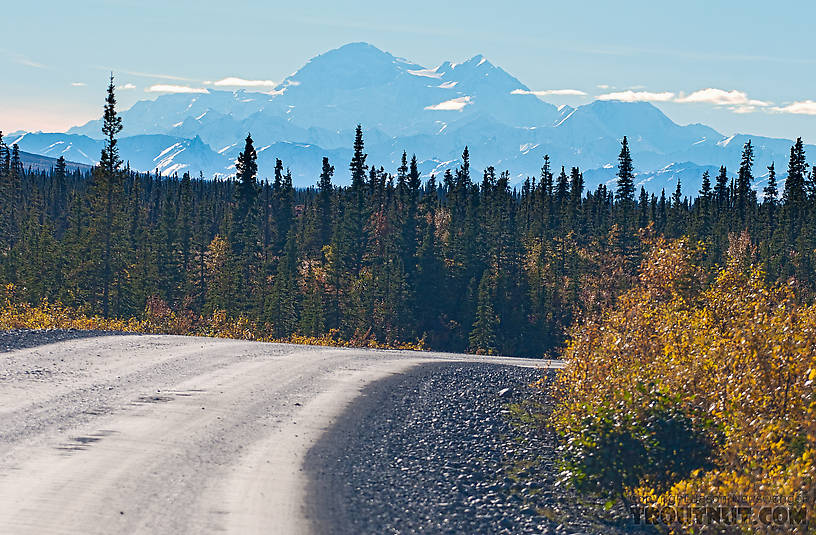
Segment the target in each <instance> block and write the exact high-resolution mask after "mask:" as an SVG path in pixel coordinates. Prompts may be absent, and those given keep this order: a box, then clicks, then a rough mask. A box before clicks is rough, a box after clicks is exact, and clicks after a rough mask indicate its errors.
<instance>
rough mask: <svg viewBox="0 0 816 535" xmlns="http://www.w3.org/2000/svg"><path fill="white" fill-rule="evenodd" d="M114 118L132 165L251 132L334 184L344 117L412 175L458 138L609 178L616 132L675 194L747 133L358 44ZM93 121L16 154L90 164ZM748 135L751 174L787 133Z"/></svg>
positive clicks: (218, 150) (534, 169)
mask: <svg viewBox="0 0 816 535" xmlns="http://www.w3.org/2000/svg"><path fill="white" fill-rule="evenodd" d="M122 117H123V122H124V126H125V128H124V130H123V132H122V136H123V137H122V139H121V142H120V143H121V144H120V147H121V151H122V155H123V158H124V159H125V160H128V161H129V162H130V165H131V167H133V168H135V169H141V170H154V169H158V170H159V171H161V172H162V173H164V174H169V173H174V172H182V171H190V172H192V173H194V174H198V172H199V171H201V172H203V173H204V174H205V175H206V176H211V175H213V174H230V173H232V172H233V171H234V161H235V158H236V156H237V155H238V153H239V152H240V150H241V149H242V148H243V139H244V137H245V136H246V133H247V132H251V133H252V137H253V139H254V140H255V146H256V148H257V150H258V163H259V172H260V175H261V176H262V177H267V176H269V175H270V174H271V173H272V169H273V167H274V163H275V159H277V158H280V159H281V160H283V162H284V164H285V165H287V166H289V167H290V168H291V169H292V173H293V176H294V178H295V183H296V185H299V186H307V185H312V184H314V183H315V182H316V180H317V175H318V173H319V169H320V163H321V159H322V157H323V156H328V157H329V158H330V159H331V160H332V163H333V164H334V165H335V167H336V169H337V176H336V179H337V181H338V182H340V183H343V182H344V181H347V180H348V177H347V172H346V162H347V161H348V159H349V158H350V155H351V150H350V149H351V142H352V139H353V131H354V128H355V126H356V125H357V124H358V123H359V124H362V125H363V127H364V130H365V141H366V151H367V152H368V153H369V155H370V156H369V159H368V161H369V162H370V163H372V164H376V165H383V166H385V167H386V168H388V167H391V168H392V169H393V168H395V167H396V166H397V165H398V161H399V158H400V156H401V154H402V151H403V150H405V151H407V152H408V153H409V154H411V153H415V154H416V155H417V157H418V159H419V160H420V162H421V169H422V171H423V173H425V174H430V173H441V172H444V170H445V169H446V168H450V167H453V166H455V165H457V164H458V159H459V155H460V154H461V152H462V149H463V148H464V146H465V145H468V146H469V147H470V154H471V158H472V161H471V163H472V167H473V168H474V169H477V170H478V169H480V168H483V167H486V166H488V165H494V166H496V167H497V168H499V169H507V170H509V171H510V172H511V174H512V175H513V176H514V177H516V178H517V179H522V178H523V177H525V176H535V175H538V173H539V169H540V167H541V165H542V161H543V157H544V155H545V154H549V155H550V159H551V161H552V162H553V164H554V165H555V166H556V167H557V166H560V165H565V166H567V167H571V166H579V167H581V169H583V170H585V176H586V181H587V185H588V186H590V187H594V186H595V185H597V184H599V183H601V182H607V181H610V180H612V179H614V174H615V164H616V159H617V154H618V151H619V150H620V139H621V138H622V137H623V136H624V135H627V136H629V140H630V145H631V148H632V153H633V158H634V161H635V166H636V169H637V171H638V173H639V174H640V176H641V182H642V183H643V184H644V185H645V186H646V187H647V189H649V190H651V191H655V192H659V191H660V189H662V188H666V190H667V191H673V189H674V187H675V185H676V182H675V181H674V180H676V179H680V180H681V182H682V184H683V186H684V188H683V189H684V192H685V193H687V194H692V193H693V192H694V191H695V189H696V188H697V187H699V177H700V176H701V175H702V172H703V171H704V170H706V169H711V168H714V167H718V166H719V165H722V164H725V165H727V166H728V167H729V169H731V168H736V166H737V164H738V162H739V155H740V151H741V150H742V146H743V144H744V143H745V141H747V139H748V137H749V136H743V135H738V136H732V137H726V136H724V135H722V134H720V133H718V132H717V131H715V130H713V129H712V128H709V127H707V126H704V125H701V124H693V125H687V126H682V125H678V124H676V123H674V122H672V121H671V120H670V119H669V118H668V117H666V115H664V114H663V113H662V112H661V111H660V110H659V109H658V108H656V107H655V106H653V105H651V104H648V103H625V102H617V101H597V102H592V103H590V104H587V105H585V106H579V107H577V108H572V107H569V106H563V107H561V108H556V107H555V106H553V105H551V104H548V103H546V102H544V101H542V100H541V99H539V98H538V97H536V96H534V95H532V94H529V88H528V87H527V86H525V85H524V84H523V83H522V82H520V81H519V80H517V79H516V78H514V77H513V76H512V75H510V74H508V73H507V72H505V71H504V70H502V69H501V68H500V67H497V66H495V65H493V64H492V63H490V61H488V60H487V59H486V58H484V57H483V56H481V55H477V56H474V57H472V58H471V59H469V60H467V61H465V62H462V63H451V62H444V63H442V64H441V65H439V66H438V67H436V68H426V67H424V66H422V65H419V64H416V63H413V62H411V61H409V60H406V59H402V58H398V57H395V56H393V55H391V54H389V53H388V52H383V51H381V50H379V49H377V48H376V47H374V46H372V45H369V44H365V43H352V44H348V45H345V46H343V47H340V48H338V49H336V50H331V51H329V52H326V53H325V54H321V55H319V56H317V57H315V58H313V59H311V60H310V61H308V62H307V63H306V64H305V65H304V66H303V67H302V68H301V69H300V70H298V71H297V72H295V73H294V74H292V75H291V76H289V77H287V78H286V79H285V80H284V81H283V82H281V83H280V84H279V85H278V86H277V87H275V88H274V89H273V90H272V91H269V92H258V91H255V92H253V91H244V90H239V91H218V90H212V89H210V90H207V91H206V92H202V93H195V94H171V95H164V96H160V97H158V98H156V99H155V100H148V101H140V102H138V103H136V104H135V105H134V106H133V107H132V108H131V109H129V110H126V111H124V112H122ZM100 127H101V125H100V121H98V120H97V121H91V122H89V123H87V124H85V125H82V126H78V127H74V128H72V129H70V130H69V131H68V132H67V133H65V134H42V133H29V134H25V135H23V136H22V138H20V139H19V140H17V142H18V143H19V144H20V148H21V149H23V150H26V151H28V152H32V153H37V154H43V155H46V156H51V157H58V156H59V155H64V156H65V157H66V159H69V160H72V161H76V162H80V163H88V164H90V163H94V162H95V161H96V159H97V158H98V157H99V152H100V149H101V142H100V141H98V137H100ZM750 138H751V139H753V141H754V144H755V146H756V154H757V159H756V166H757V167H756V168H757V172H756V174H757V175H762V173H763V172H764V171H765V166H767V165H770V163H771V162H772V161H776V162H777V168H778V169H783V168H784V162H785V161H786V158H787V154H788V150H789V148H790V145H791V141H790V140H781V139H770V138H762V137H757V136H750ZM9 141H15V140H14V139H10V140H9ZM808 149H809V150H810V151H811V152H812V151H814V150H816V147H812V146H811V147H808ZM476 178H478V177H476Z"/></svg>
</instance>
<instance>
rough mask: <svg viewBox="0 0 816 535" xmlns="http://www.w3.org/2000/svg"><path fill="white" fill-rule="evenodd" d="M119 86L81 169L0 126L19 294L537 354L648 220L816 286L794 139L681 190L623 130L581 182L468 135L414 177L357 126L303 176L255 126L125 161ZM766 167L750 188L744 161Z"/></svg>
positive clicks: (114, 313) (107, 312) (613, 282)
mask: <svg viewBox="0 0 816 535" xmlns="http://www.w3.org/2000/svg"><path fill="white" fill-rule="evenodd" d="M114 91H115V88H114V85H113V80H111V85H110V87H109V88H108V93H107V99H106V101H105V106H104V117H103V129H102V133H103V134H104V137H105V148H104V150H103V151H102V153H101V157H100V161H99V164H98V165H97V166H95V167H94V168H93V169H92V170H91V171H80V170H69V167H68V166H67V165H66V162H65V160H64V159H60V160H59V161H58V162H57V164H56V165H55V166H54V167H53V169H51V170H50V171H38V170H34V169H28V168H25V167H24V166H23V164H22V163H21V160H20V155H19V151H18V148H17V146H16V145H15V146H7V145H6V144H5V143H3V142H2V137H0V282H1V283H2V285H3V286H4V287H7V288H9V289H13V290H12V291H13V292H14V293H15V298H16V299H17V300H22V301H24V302H27V303H31V304H33V305H36V304H38V303H41V302H43V300H47V301H48V302H50V303H61V304H63V305H65V306H68V307H74V308H77V309H80V310H83V311H85V312H87V313H89V314H97V315H100V316H103V317H108V318H131V317H140V316H141V315H142V314H144V313H145V310H146V307H148V306H153V307H155V306H156V303H161V304H162V306H166V307H168V308H169V309H170V310H173V311H174V312H175V313H176V314H180V315H188V316H190V317H195V318H201V317H207V316H210V315H212V314H213V313H215V312H218V313H223V314H226V315H227V316H228V317H231V318H246V319H247V320H248V321H251V322H252V324H253V325H255V326H256V328H257V329H261V330H262V331H263V333H265V334H266V335H268V336H270V337H273V338H274V339H281V340H285V339H288V338H291V337H292V336H295V335H300V336H308V337H320V336H323V335H326V334H329V333H330V334H331V335H332V336H336V337H337V338H338V339H343V340H357V341H361V342H365V341H368V340H374V341H376V342H378V343H380V344H383V345H396V344H400V343H417V344H419V343H421V344H422V346H423V347H427V348H430V349H435V350H442V351H455V352H464V351H469V352H476V353H483V354H505V355H521V356H539V357H540V356H546V355H550V354H552V353H553V352H554V351H555V350H557V349H558V348H559V347H561V346H562V345H563V344H564V343H565V340H567V333H568V329H569V328H570V326H571V325H573V323H575V322H577V323H580V321H581V319H582V318H584V317H586V316H587V315H589V314H594V313H597V312H598V311H600V310H602V309H604V308H605V307H608V306H609V305H610V304H612V303H613V302H614V301H615V300H616V298H617V297H618V296H619V295H621V294H622V293H624V292H625V291H627V290H629V289H630V288H631V287H632V286H633V285H634V284H635V282H636V280H637V273H638V269H639V266H640V265H641V262H642V260H643V258H644V256H645V254H646V253H647V252H648V251H649V250H650V248H651V247H652V245H653V244H654V243H656V240H658V239H659V238H660V237H665V238H667V239H676V238H681V237H686V239H687V240H688V241H689V242H691V243H699V244H700V247H699V249H698V251H699V253H698V254H699V255H700V262H701V263H702V265H703V266H707V268H708V269H706V270H705V271H704V273H703V276H704V277H709V278H713V277H714V276H715V274H716V267H717V266H721V265H723V264H724V263H725V262H726V259H727V257H728V255H729V250H731V252H732V254H733V249H734V247H736V245H735V244H737V243H743V244H744V243H745V242H746V240H747V243H749V246H748V247H747V249H746V250H747V251H748V252H747V253H746V254H748V255H750V256H751V261H753V262H755V263H756V264H758V265H760V266H761V267H762V269H763V271H764V273H765V276H766V277H767V278H768V279H769V280H770V281H772V282H784V283H785V284H790V285H792V286H794V287H795V288H796V291H797V295H798V296H799V297H800V298H801V299H808V298H809V296H812V295H813V292H814V289H816V280H815V279H814V277H813V262H814V260H815V258H814V255H816V169H815V168H811V167H810V166H809V164H808V162H807V159H806V154H805V152H804V149H803V144H802V141H801V139H799V140H797V141H796V143H795V144H794V145H793V146H792V147H791V149H790V159H789V161H787V162H777V163H776V164H775V165H776V168H775V166H773V165H772V166H771V167H770V168H768V169H767V170H766V169H756V168H755V166H754V151H755V147H754V146H752V144H751V142H750V141H749V142H748V143H747V144H745V146H744V150H743V152H742V158H741V160H740V161H734V162H722V167H721V168H720V171H719V173H718V174H717V175H716V176H709V175H708V173H706V175H705V176H703V177H702V178H703V180H702V184H703V185H702V188H701V189H700V191H699V192H697V193H696V194H695V195H694V196H693V197H688V196H684V195H683V194H681V184H680V183H679V182H678V184H677V189H676V190H675V191H664V192H663V193H661V194H660V195H659V196H658V195H654V194H648V193H647V192H646V190H645V189H643V188H642V187H639V186H638V185H637V177H636V176H635V175H634V171H633V169H634V167H633V165H634V163H633V161H632V158H631V156H630V153H629V147H628V142H627V139H626V138H623V139H622V141H621V146H620V153H619V155H618V173H617V181H616V183H610V184H608V185H604V184H602V185H600V186H598V187H597V188H595V189H589V188H587V187H585V185H584V179H583V176H582V172H581V169H579V168H577V167H572V166H571V165H570V162H566V161H565V162H556V161H550V160H549V158H544V159H543V161H542V162H541V172H540V175H538V176H531V177H529V178H527V179H526V180H524V181H523V182H522V183H518V182H517V181H516V180H515V178H511V174H510V171H508V170H505V169H501V168H494V167H488V168H487V169H474V168H471V166H470V163H469V153H468V149H467V147H463V152H462V157H461V164H460V165H458V166H457V167H455V168H452V169H448V170H445V171H444V172H443V173H441V174H440V175H437V176H430V177H427V176H421V175H420V173H419V171H418V165H417V158H418V157H421V155H412V154H405V153H403V156H402V163H401V165H400V166H399V167H398V168H396V169H386V168H383V167H381V166H378V164H377V162H374V161H370V159H369V158H367V155H366V147H365V136H364V134H365V131H364V127H363V126H358V127H357V131H356V137H355V139H354V140H353V143H354V145H353V146H354V153H353V154H354V155H353V158H352V159H351V161H349V162H338V161H329V159H328V158H324V159H323V168H322V172H321V173H320V175H319V176H315V177H314V186H312V187H309V188H307V189H296V188H294V187H293V185H292V178H291V173H290V171H289V169H288V168H287V164H286V162H282V161H280V160H278V161H277V165H276V167H275V172H274V176H271V177H262V176H258V172H257V165H256V157H257V155H256V148H255V146H254V144H253V140H252V136H251V134H248V135H247V136H246V139H245V140H244V141H243V143H244V149H243V151H242V152H241V154H240V156H239V157H238V159H237V161H236V164H235V175H234V176H232V177H226V178H224V177H217V178H215V179H211V178H210V177H204V176H201V175H199V176H195V175H191V174H190V173H184V174H183V175H181V176H177V175H172V176H161V175H159V174H156V173H142V172H136V171H133V170H131V169H130V168H129V166H128V164H127V162H123V161H122V158H121V156H120V153H119V150H118V146H117V136H118V134H119V132H120V131H121V129H122V124H121V118H120V117H119V115H118V114H117V110H116V98H115V95H114ZM236 141H237V140H236ZM349 141H351V140H349ZM610 156H611V155H610ZM337 166H348V169H349V171H350V176H351V184H350V185H349V186H339V185H337V184H336V183H335V181H334V175H335V169H336V167H337ZM784 166H787V168H786V170H783V169H782V168H783V167H784ZM730 168H733V169H736V170H737V173H736V178H732V176H733V175H732V174H729V172H728V169H730ZM784 171H786V173H785V174H786V175H787V179H786V180H785V181H784V186H778V185H777V181H776V173H777V172H784ZM767 173H769V175H768V181H767V186H765V187H764V189H763V190H762V191H759V192H757V191H756V190H755V189H754V188H753V185H754V177H755V176H758V175H760V174H761V175H765V174H767Z"/></svg>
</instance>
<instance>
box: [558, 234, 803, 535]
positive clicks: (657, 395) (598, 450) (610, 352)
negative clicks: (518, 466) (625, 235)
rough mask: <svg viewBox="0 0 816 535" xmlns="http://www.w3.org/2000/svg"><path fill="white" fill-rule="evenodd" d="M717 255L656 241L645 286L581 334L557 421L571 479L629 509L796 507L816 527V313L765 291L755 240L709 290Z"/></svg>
mask: <svg viewBox="0 0 816 535" xmlns="http://www.w3.org/2000/svg"><path fill="white" fill-rule="evenodd" d="M706 253H707V252H706V250H705V248H704V247H703V246H701V245H697V244H692V243H690V242H689V241H687V240H679V241H673V242H672V241H666V240H663V239H658V240H656V241H655V242H654V244H653V247H652V252H651V254H650V255H649V256H648V257H647V258H646V260H644V262H643V264H642V266H641V269H640V275H639V278H638V283H637V284H636V285H635V286H634V287H633V288H632V289H630V290H628V291H627V292H625V293H624V294H623V295H622V296H621V297H620V298H619V299H618V300H617V302H616V303H615V304H614V305H612V306H611V307H609V308H608V309H606V310H604V311H602V312H599V313H598V314H595V315H594V316H592V317H589V318H587V319H586V320H585V321H584V322H583V323H582V324H581V325H578V326H576V327H574V328H573V329H572V331H571V333H570V334H571V341H570V343H569V345H568V346H567V348H566V350H565V351H564V358H565V359H567V360H568V365H567V367H566V368H565V369H564V370H563V371H562V373H561V374H560V375H559V377H558V379H557V381H556V383H555V385H554V390H553V396H554V397H555V399H556V408H555V410H554V412H553V415H552V420H551V423H552V425H553V426H554V428H555V430H556V432H557V433H558V435H559V437H560V441H561V446H560V459H561V465H562V470H563V476H564V477H565V479H567V480H569V481H570V482H572V483H573V484H574V485H575V486H576V487H577V488H578V489H580V490H583V491H586V492H589V493H593V494H602V495H607V496H610V497H614V498H621V499H622V500H623V501H624V503H627V504H645V505H655V506H665V505H676V502H677V501H678V499H680V500H683V499H688V497H736V496H740V497H744V498H745V499H746V500H747V502H746V503H747V504H748V505H751V506H755V505H759V504H760V502H762V501H763V499H767V500H769V501H768V502H766V503H768V504H777V505H778V504H779V503H780V502H779V501H776V502H774V501H772V500H773V499H774V498H773V497H791V496H798V498H799V499H798V500H796V503H795V508H796V509H797V510H801V509H802V508H803V507H804V508H805V509H806V517H807V518H808V519H814V518H816V511H814V506H813V503H814V502H813V492H814V483H816V306H814V305H813V304H809V303H807V302H803V301H802V300H801V299H799V298H798V296H797V294H796V292H795V291H794V288H795V287H796V284H795V283H794V282H793V281H791V282H790V283H769V282H768V277H767V273H765V272H764V271H763V270H762V269H760V268H759V267H758V266H757V264H756V263H755V259H756V256H755V254H756V251H755V249H754V248H753V246H752V245H751V243H750V240H749V239H748V237H747V235H741V236H737V237H732V240H731V244H730V257H729V260H728V262H727V264H726V265H724V266H723V267H722V268H719V269H718V270H717V271H716V275H715V277H714V278H713V280H711V281H710V282H708V277H706V276H705V269H704V267H703V266H704V262H705V256H706ZM684 497H685V498H684ZM763 497H764V498H763ZM800 500H801V501H800ZM692 503H698V502H692ZM719 503H720V504H722V503H723V502H722V499H721V501H720V502H719ZM709 505H710V502H709ZM811 524H812V520H811ZM743 527H744V529H746V530H751V529H754V530H756V529H760V528H762V527H763V526H759V527H757V526H750V525H745V526H743ZM687 528H688V526H687ZM709 528H711V526H709ZM794 528H795V526H787V528H783V531H785V530H790V531H789V532H793V531H794ZM675 529H678V530H680V529H681V528H679V527H675ZM696 529H698V530H699V529H701V528H700V526H697V528H696ZM732 529H733V528H732ZM769 529H770V528H769ZM775 529H777V532H779V531H778V529H779V527H777V528H775ZM796 529H799V530H801V531H798V532H801V533H810V532H812V531H807V528H805V527H802V526H798V527H796ZM810 529H811V530H813V529H814V528H813V527H811V528H810ZM692 532H693V531H692ZM697 532H699V531H697Z"/></svg>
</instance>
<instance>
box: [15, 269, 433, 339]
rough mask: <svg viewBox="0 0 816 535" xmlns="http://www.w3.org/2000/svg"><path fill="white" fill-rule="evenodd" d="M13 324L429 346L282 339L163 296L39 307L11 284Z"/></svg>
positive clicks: (217, 312)
mask: <svg viewBox="0 0 816 535" xmlns="http://www.w3.org/2000/svg"><path fill="white" fill-rule="evenodd" d="M12 329H78V330H99V331H119V332H132V333H152V334H176V335H187V336H208V337H214V338H232V339H239V340H256V341H260V342H281V343H291V344H301V345H319V346H336V347H367V348H375V349H407V350H415V351H421V350H424V349H425V342H424V340H418V341H416V342H393V343H389V344H385V343H382V342H379V341H377V340H376V339H375V338H373V337H371V336H360V337H358V338H354V339H351V340H343V339H340V338H339V337H338V331H337V330H332V331H330V332H329V333H326V334H323V335H321V336H317V337H314V336H303V335H300V334H292V335H290V336H288V337H286V338H276V337H274V336H272V334H271V333H272V329H271V327H270V326H269V325H265V324H259V323H258V322H255V321H252V320H250V319H248V318H246V317H245V316H239V317H237V318H236V317H232V316H230V315H228V314H227V313H226V312H225V311H223V310H214V311H213V312H212V313H211V314H209V315H208V316H197V315H195V314H193V313H192V312H190V311H189V309H185V308H183V307H182V310H180V311H176V310H173V309H172V308H171V307H170V306H168V305H167V303H165V302H164V301H163V300H162V299H160V298H158V297H151V298H149V299H148V300H147V305H146V306H145V312H144V314H143V315H142V317H141V318H126V319H117V318H105V317H102V316H99V315H95V314H88V313H86V312H84V311H83V310H81V309H77V308H72V307H67V306H64V305H62V304H60V303H50V302H49V301H48V300H43V301H42V302H40V303H39V304H37V305H36V306H34V305H30V304H28V303H25V302H20V301H19V300H18V298H17V296H16V292H15V288H14V285H11V284H9V285H7V286H5V287H3V288H2V289H1V290H0V331H8V330H12Z"/></svg>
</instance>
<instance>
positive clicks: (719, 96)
mask: <svg viewBox="0 0 816 535" xmlns="http://www.w3.org/2000/svg"><path fill="white" fill-rule="evenodd" d="M676 102H682V103H691V104H714V105H715V106H736V107H740V106H754V107H765V106H770V105H771V103H770V102H765V101H762V100H755V99H751V98H748V95H747V94H746V93H745V92H744V91H737V90H736V89H734V90H732V91H726V90H724V89H717V88H715V87H709V88H706V89H700V90H699V91H695V92H693V93H691V94H690V95H684V96H681V97H679V98H677V100H676Z"/></svg>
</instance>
